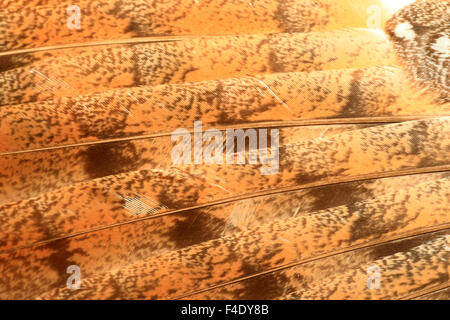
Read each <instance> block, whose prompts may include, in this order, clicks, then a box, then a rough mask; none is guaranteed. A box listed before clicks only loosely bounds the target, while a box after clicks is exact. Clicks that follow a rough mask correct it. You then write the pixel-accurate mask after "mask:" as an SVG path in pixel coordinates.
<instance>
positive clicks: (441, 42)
mask: <svg viewBox="0 0 450 320" xmlns="http://www.w3.org/2000/svg"><path fill="white" fill-rule="evenodd" d="M431 48H433V50H435V51H437V52H439V53H440V54H441V55H443V58H444V59H446V58H449V57H450V38H449V37H448V36H447V35H445V36H442V37H440V38H439V39H437V40H436V42H435V43H434V44H433V45H432V46H431Z"/></svg>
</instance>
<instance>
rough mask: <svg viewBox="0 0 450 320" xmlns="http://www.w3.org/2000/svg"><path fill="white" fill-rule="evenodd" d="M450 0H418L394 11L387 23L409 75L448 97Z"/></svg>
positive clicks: (443, 97) (448, 98) (444, 97)
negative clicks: (396, 11)
mask: <svg viewBox="0 0 450 320" xmlns="http://www.w3.org/2000/svg"><path fill="white" fill-rule="evenodd" d="M449 21H450V1H449V0H439V1H436V0H419V1H416V2H415V3H413V4H411V5H409V6H407V7H405V8H403V9H402V10H400V11H399V12H398V13H396V14H395V15H394V17H392V18H391V19H390V20H389V21H388V22H387V26H386V32H387V34H388V35H389V36H390V38H391V39H392V40H393V43H394V46H395V49H396V51H397V53H398V55H399V56H400V58H401V60H402V62H403V64H404V65H405V66H406V68H407V69H408V71H409V72H410V74H411V77H412V78H413V79H414V80H416V81H419V82H422V83H423V84H424V85H425V86H427V87H431V88H432V89H434V90H436V91H437V92H438V93H439V94H440V97H441V99H442V100H443V101H446V102H449V101H450V95H449V90H450V76H449V73H450V70H449V65H450V38H449V37H450V25H449Z"/></svg>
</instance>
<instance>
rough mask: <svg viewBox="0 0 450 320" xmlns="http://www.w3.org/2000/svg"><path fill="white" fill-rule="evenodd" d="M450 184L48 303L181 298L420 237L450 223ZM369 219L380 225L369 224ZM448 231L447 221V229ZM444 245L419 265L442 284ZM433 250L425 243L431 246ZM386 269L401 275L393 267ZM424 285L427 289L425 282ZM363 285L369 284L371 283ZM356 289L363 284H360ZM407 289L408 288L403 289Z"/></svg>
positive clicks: (197, 252) (260, 230) (169, 258)
mask: <svg viewBox="0 0 450 320" xmlns="http://www.w3.org/2000/svg"><path fill="white" fill-rule="evenodd" d="M449 183H450V180H448V179H447V180H442V181H439V182H434V183H426V184H423V185H419V186H417V187H412V188H409V189H405V190H404V194H403V195H402V193H403V192H398V194H396V195H389V196H386V197H380V199H379V201H378V200H375V199H374V200H369V201H366V202H363V203H353V204H350V205H346V206H341V207H335V208H333V209H328V210H323V211H319V212H313V213H305V214H299V215H297V216H296V217H292V218H288V219H283V220H274V221H273V222H271V223H268V224H263V225H261V226H258V227H254V228H249V229H248V230H246V231H244V232H239V233H236V234H233V235H230V236H224V237H221V238H220V239H217V240H211V241H206V242H203V243H201V244H199V245H196V246H191V247H188V248H185V249H181V250H177V251H172V252H169V253H167V254H163V255H160V256H158V257H154V258H149V259H147V260H145V261H142V262H139V263H136V264H134V265H129V266H126V267H123V268H120V269H118V270H116V271H111V272H107V273H105V274H102V275H97V276H93V277H92V278H87V279H86V280H85V282H84V283H83V284H84V286H83V289H82V290H80V291H76V292H74V291H72V292H71V291H70V290H67V289H65V288H64V289H59V290H56V291H53V292H51V293H49V294H48V295H47V296H45V295H44V297H47V298H81V299H86V298H88V299H90V298H94V299H95V298H99V297H102V298H123V297H128V298H131V299H149V298H152V299H155V298H159V299H161V298H166V299H167V298H175V297H179V296H183V295H186V294H189V293H192V292H195V291H198V290H205V289H207V288H209V287H213V286H215V285H219V284H223V283H224V282H228V281H232V280H235V279H240V278H244V277H248V276H251V275H253V274H257V273H260V272H264V271H270V270H271V269H274V268H277V267H282V266H289V264H290V263H293V262H297V263H299V262H301V261H305V262H306V261H307V260H308V259H311V258H314V257H315V256H320V255H323V254H328V255H330V254H332V253H338V252H339V251H340V250H343V249H350V248H351V247H353V246H355V247H357V246H358V245H364V246H368V245H370V244H375V243H379V242H383V241H388V240H389V239H394V238H395V237H398V236H400V237H401V236H403V237H405V236H407V235H408V234H411V233H413V234H414V233H416V234H417V233H419V234H420V231H419V230H420V229H422V230H423V231H425V230H427V229H428V228H429V227H432V226H438V225H442V224H444V223H445V222H446V221H448V220H447V218H448V217H447V215H446V207H447V206H448V203H443V202H442V201H441V200H442V199H450V197H449V194H448V187H449ZM431 190H433V192H432V194H430V191H431ZM441 192H444V194H441ZM425 195H426V196H425ZM444 201H445V200H444ZM424 208H427V209H426V210H424ZM428 210H429V211H428ZM367 221H373V223H371V224H367ZM449 226H450V224H449V223H446V228H447V229H448V227H449ZM441 228H444V227H441ZM370 241H372V242H370ZM445 244H447V245H448V244H449V240H448V239H447V240H446V238H444V239H440V240H438V245H436V246H435V247H434V250H428V251H426V250H423V251H424V252H423V253H424V254H426V255H427V257H429V258H430V259H431V260H430V261H428V262H432V263H426V261H424V263H423V264H422V263H418V264H415V267H416V268H417V269H418V272H420V273H421V274H422V273H423V272H425V276H430V274H427V271H428V270H430V269H431V270H432V269H434V268H437V269H438V270H437V271H438V272H439V276H440V278H442V277H445V280H448V278H449V271H450V270H449V269H448V268H449V266H448V263H446V261H445V260H444V261H442V260H441V258H445V257H448V255H449V253H446V252H445V250H442V249H444V248H445ZM426 245H427V244H424V246H425V247H426ZM427 253H428V254H427ZM425 266H428V267H427V269H428V270H427V269H426V270H423V267H425ZM386 269H387V270H389V271H390V272H395V271H396V270H395V268H389V266H387V267H386ZM397 272H398V271H397ZM434 273H436V271H434ZM345 276H346V275H345V274H344V275H342V277H345ZM366 278H367V276H366ZM409 280H410V281H414V280H420V277H419V276H418V277H417V279H415V277H411V278H410V279H409ZM440 280H443V279H440ZM400 281H401V280H400ZM329 282H330V281H329V280H328V281H326V283H329ZM424 282H425V283H427V282H426V280H424ZM362 284H363V285H364V286H365V281H363V283H362ZM355 285H360V283H359V282H358V281H357V282H355ZM113 288H114V289H115V290H114V289H113ZM136 288H139V289H136ZM407 289H408V288H407V287H406V286H405V287H404V289H402V290H407Z"/></svg>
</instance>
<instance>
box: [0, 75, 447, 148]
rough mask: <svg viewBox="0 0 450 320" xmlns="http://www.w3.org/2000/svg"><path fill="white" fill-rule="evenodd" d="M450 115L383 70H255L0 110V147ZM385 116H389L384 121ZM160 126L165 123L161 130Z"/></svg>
mask: <svg viewBox="0 0 450 320" xmlns="http://www.w3.org/2000/svg"><path fill="white" fill-rule="evenodd" d="M443 114H448V115H450V104H449V103H447V104H437V103H434V102H433V101H432V98H429V97H427V96H425V95H424V94H419V93H418V92H417V91H416V90H415V88H414V86H413V85H411V84H410V83H409V81H408V80H407V76H406V75H405V74H404V73H403V72H402V71H400V70H398V69H395V68H387V67H383V68H382V67H373V68H367V69H343V70H326V71H315V72H308V73H307V72H298V73H282V74H268V75H259V76H258V77H245V78H237V79H228V80H214V81H204V82H198V83H188V84H172V85H160V86H153V87H150V86H147V87H134V88H127V89H117V90H112V91H107V92H102V93H99V94H94V95H88V96H78V97H73V98H61V99H57V100H49V101H44V102H41V103H30V104H21V105H16V106H4V107H2V108H0V134H1V135H3V136H4V139H2V141H0V152H12V151H25V150H30V149H31V150H32V149H38V148H45V147H47V148H48V147H56V146H61V145H69V144H76V143H86V142H94V141H101V140H104V139H114V138H125V137H126V138H131V137H136V136H142V135H148V134H170V133H171V132H172V131H173V130H175V129H178V128H192V127H193V123H194V121H195V120H198V119H201V120H202V122H203V127H204V129H205V130H206V129H210V128H228V127H230V126H236V125H243V126H245V125H248V124H253V125H254V126H258V125H260V124H261V123H267V122H272V123H273V122H275V123H277V122H278V123H281V122H282V121H284V122H286V121H297V122H296V123H297V124H301V123H302V122H303V123H305V124H308V122H309V123H311V122H314V120H319V122H317V123H320V121H323V122H324V123H333V121H334V122H339V121H347V122H348V121H354V122H367V120H368V119H371V121H375V120H376V119H377V118H380V117H381V118H386V119H385V120H384V121H396V120H397V119H399V117H400V119H401V118H402V117H408V116H416V117H417V116H432V115H443ZM389 119H390V120H389ZM161 123H165V126H164V127H161V125H160V124H161Z"/></svg>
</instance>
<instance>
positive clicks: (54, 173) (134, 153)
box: [0, 117, 450, 203]
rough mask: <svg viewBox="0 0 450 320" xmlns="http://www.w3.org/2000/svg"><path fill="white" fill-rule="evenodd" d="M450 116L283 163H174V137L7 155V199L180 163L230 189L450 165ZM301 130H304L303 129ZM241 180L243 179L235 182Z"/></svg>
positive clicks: (301, 147) (347, 136) (300, 151)
mask: <svg viewBox="0 0 450 320" xmlns="http://www.w3.org/2000/svg"><path fill="white" fill-rule="evenodd" d="M449 124H450V118H449V117H446V118H445V117H443V118H437V119H430V120H420V121H408V122H404V123H401V124H391V125H385V126H376V127H371V128H364V129H360V130H354V131H350V132H347V133H345V132H344V133H341V134H337V135H332V136H330V137H323V136H322V137H320V135H319V137H318V138H315V139H312V140H307V141H301V139H300V141H299V142H293V143H289V144H284V143H283V141H282V140H280V149H279V170H278V172H277V173H276V174H274V175H261V169H262V168H266V167H268V166H262V164H248V161H247V162H246V163H247V165H236V164H223V165H221V164H209V165H207V164H203V165H174V164H173V163H172V158H171V151H172V148H173V147H174V146H175V144H176V143H177V142H175V141H171V138H170V136H168V137H160V138H149V139H140V140H135V141H125V142H111V143H103V144H94V145H88V146H79V147H76V146H72V147H67V148H62V149H54V150H49V151H36V152H27V153H20V154H12V155H5V156H2V157H0V164H1V166H2V167H3V168H4V174H3V175H1V176H0V183H1V184H2V185H3V187H2V188H1V189H0V203H5V202H8V201H9V202H11V201H17V200H22V199H26V198H28V197H33V196H36V195H39V194H40V193H43V192H48V191H51V190H55V189H56V188H59V187H62V186H64V185H67V184H71V183H75V182H81V181H85V180H88V179H95V178H99V177H104V176H107V175H113V174H118V173H123V172H130V171H137V170H147V169H154V168H159V169H163V170H164V169H169V168H170V167H175V168H176V170H181V171H183V172H186V173H188V174H189V175H191V176H193V177H200V178H207V179H208V180H209V181H210V183H213V184H216V185H218V186H224V187H225V189H226V190H228V193H229V194H231V195H237V194H242V193H243V192H256V191H264V190H270V189H273V188H289V187H293V186H296V185H299V184H300V185H303V184H307V183H311V182H317V181H321V180H326V179H330V178H340V177H351V176H356V175H365V174H379V173H382V172H391V171H396V170H404V169H413V168H422V169H424V170H426V169H427V168H430V167H434V166H448V165H449V164H450V163H449V157H448V154H449V152H450V135H449V129H450V126H449ZM300 137H301V135H300ZM237 181H239V183H235V182H237Z"/></svg>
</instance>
